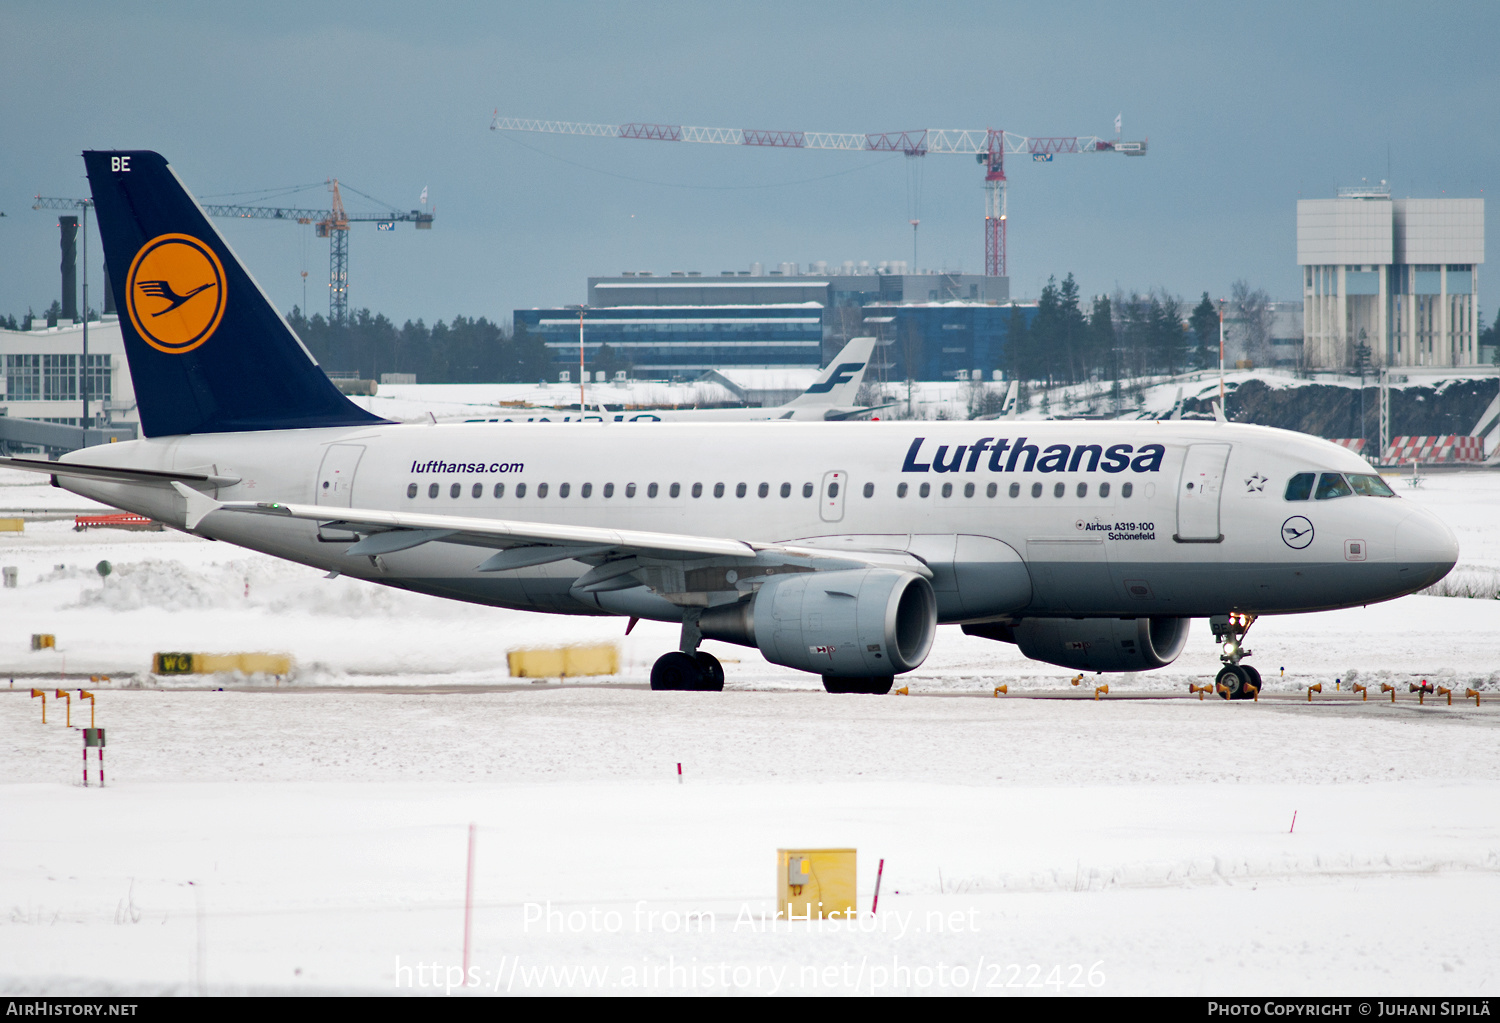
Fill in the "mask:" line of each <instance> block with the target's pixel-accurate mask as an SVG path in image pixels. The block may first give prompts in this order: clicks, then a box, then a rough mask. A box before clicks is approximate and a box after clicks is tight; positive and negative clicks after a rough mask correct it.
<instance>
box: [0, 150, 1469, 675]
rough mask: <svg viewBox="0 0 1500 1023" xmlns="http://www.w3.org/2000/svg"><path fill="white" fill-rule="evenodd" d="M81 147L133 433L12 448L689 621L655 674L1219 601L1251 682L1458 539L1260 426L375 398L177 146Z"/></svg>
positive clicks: (1355, 460)
mask: <svg viewBox="0 0 1500 1023" xmlns="http://www.w3.org/2000/svg"><path fill="white" fill-rule="evenodd" d="M84 161H85V165H86V167H87V171H88V177H89V183H90V185H91V187H92V190H93V196H94V204H95V209H96V210H97V213H98V218H99V228H100V233H101V235H102V236H103V240H104V247H105V254H106V260H107V264H108V268H109V274H110V283H111V285H112V286H113V288H114V292H115V294H117V295H122V296H127V301H125V302H124V303H123V305H124V307H125V309H126V310H127V315H126V316H124V317H122V319H121V329H122V332H123V333H124V336H125V346H126V355H127V359H128V361H129V363H130V371H131V375H132V378H133V381H134V384H135V391H136V395H137V399H138V401H139V407H140V416H141V423H142V431H143V434H144V437H143V439H140V440H136V441H131V442H129V443H123V444H110V445H105V446H101V447H95V448H89V449H85V450H81V451H77V452H74V453H72V454H70V455H68V456H66V457H65V458H63V459H62V460H60V461H58V462H47V461H42V460H32V459H22V458H13V459H6V460H4V464H8V465H11V466H14V467H19V468H29V469H34V470H37V471H41V472H47V473H50V474H52V476H53V478H54V480H55V482H56V483H57V485H59V486H61V487H65V488H67V489H69V490H72V491H74V492H76V493H79V494H82V495H84V496H87V497H91V498H94V499H96V500H100V501H103V502H106V503H108V504H111V505H114V506H116V507H119V508H123V509H126V510H129V511H133V512H138V513H140V514H143V515H149V516H151V517H152V518H155V519H158V520H160V521H163V522H166V523H169V524H171V525H173V526H176V527H177V528H180V529H184V530H187V531H189V532H192V533H196V534H198V535H200V536H204V537H209V538H212V539H215V540H222V541H225V542H227V543H232V544H238V545H240V546H243V547H246V548H249V549H252V550H256V551H263V552H265V553H267V554H271V555H274V556H276V557H280V558H286V559H289V560H292V561H296V562H301V563H303V564H307V565H313V566H316V567H318V568H320V569H323V570H326V571H331V572H336V573H340V574H343V575H347V576H352V577H357V578H360V579H366V580H369V581H370V582H373V583H379V584H382V585H386V586H398V587H402V588H404V589H408V590H414V591H417V592H421V593H429V594H436V595H439V596H443V597H449V598H453V599H456V600H464V601H470V602H473V603H476V604H488V605H494V606H501V607H510V608H521V609H526V610H531V611H539V612H547V613H553V614H587V615H618V616H624V617H633V618H646V619H655V620H659V621H667V622H673V623H681V627H682V632H681V643H680V648H679V649H678V650H675V651H670V652H667V653H665V654H664V655H663V656H662V657H661V658H660V659H659V660H658V661H657V662H656V664H655V666H654V667H653V669H652V672H651V685H652V687H653V688H657V689H719V688H722V687H723V684H724V670H723V668H722V666H721V665H720V663H719V662H718V660H717V659H715V658H714V657H713V656H712V655H711V654H709V653H708V652H706V651H704V650H701V649H699V644H700V643H701V641H702V640H703V639H704V638H705V637H707V638H712V639H716V640H722V641H727V642H730V643H738V644H742V645H745V646H750V647H755V648H756V649H758V650H759V651H760V652H761V654H762V655H763V656H764V657H765V658H766V659H767V660H768V661H771V662H774V663H776V664H781V665H786V666H788V667H791V668H796V669H800V670H802V671H808V672H813V673H816V674H819V675H821V676H822V678H823V683H824V685H825V687H826V688H827V689H828V690H829V691H830V692H863V693H883V692H887V691H889V689H890V687H891V685H892V680H893V677H894V676H896V675H899V674H901V673H902V672H907V671H911V670H912V669H913V668H916V667H917V666H919V665H920V664H921V663H922V661H923V659H924V658H925V657H926V656H927V654H928V651H929V649H930V648H931V646H932V643H933V640H934V637H935V635H936V632H937V626H938V625H939V624H940V623H956V624H959V625H962V627H963V629H964V631H965V632H968V633H970V634H973V635H978V636H984V637H988V638H990V639H994V640H998V641H1002V642H1007V643H1014V644H1016V645H1017V646H1018V647H1019V649H1020V651H1021V652H1022V653H1023V654H1025V655H1026V656H1027V657H1031V658H1035V659H1037V660H1041V661H1046V662H1049V663H1051V664H1056V665H1061V666H1066V667H1068V668H1073V669H1079V670H1087V671H1109V672H1113V671H1142V670H1147V669H1151V668H1158V667H1162V666H1164V665H1166V664H1170V663H1171V662H1172V661H1173V659H1174V658H1176V657H1177V656H1178V654H1179V653H1180V652H1181V651H1182V649H1183V645H1184V643H1185V642H1186V638H1187V634H1188V627H1189V623H1190V621H1191V620H1192V619H1194V618H1207V619H1209V622H1210V625H1211V627H1212V629H1213V631H1214V633H1215V635H1216V636H1217V637H1218V639H1219V640H1220V641H1221V642H1222V644H1223V645H1222V650H1223V654H1222V659H1223V661H1224V666H1223V668H1222V669H1221V671H1220V673H1219V683H1220V686H1221V692H1222V693H1223V694H1224V695H1227V696H1230V697H1241V696H1245V695H1249V694H1250V693H1251V692H1252V691H1253V689H1254V688H1255V687H1257V686H1258V682H1259V676H1258V674H1257V673H1256V672H1255V670H1254V669H1253V668H1252V667H1251V666H1250V665H1249V664H1248V663H1246V662H1244V660H1243V657H1244V654H1245V651H1244V649H1243V647H1242V646H1241V640H1242V639H1243V634H1244V631H1245V629H1247V628H1248V627H1249V624H1250V623H1251V622H1253V621H1254V620H1255V618H1256V617H1257V616H1261V615H1276V614H1290V613H1299V612H1307V611H1319V610H1327V609H1332V608H1342V607H1351V606H1357V605H1361V604H1370V603H1374V602H1376V601H1382V600H1389V599H1391V598H1393V597H1399V596H1401V595H1403V594H1408V593H1412V592H1415V591H1417V590H1420V589H1422V588H1423V587H1426V586H1429V585H1431V584H1432V583H1433V582H1435V581H1436V580H1438V579H1440V578H1441V577H1442V576H1443V575H1445V574H1446V573H1447V572H1448V571H1449V570H1450V569H1451V568H1452V567H1453V565H1454V563H1455V561H1456V560H1457V557H1458V547H1457V543H1456V542H1455V540H1454V537H1453V534H1452V533H1451V532H1450V531H1449V530H1448V528H1447V527H1446V526H1445V525H1444V524H1443V523H1442V522H1441V521H1439V520H1438V519H1437V518H1436V517H1434V516H1433V515H1432V514H1430V513H1429V512H1427V511H1424V510H1423V509H1421V508H1417V507H1414V506H1413V505H1412V504H1411V503H1410V502H1407V501H1404V500H1402V499H1400V498H1399V497H1397V496H1396V495H1395V494H1393V493H1392V492H1391V490H1390V489H1389V488H1388V487H1387V486H1386V485H1385V483H1384V482H1383V481H1382V480H1381V478H1380V477H1379V476H1378V475H1376V474H1375V473H1374V472H1373V471H1372V470H1371V468H1370V466H1369V465H1368V464H1367V463H1366V462H1365V461H1364V460H1363V459H1361V458H1359V457H1358V456H1356V455H1354V454H1352V453H1351V452H1349V451H1347V450H1345V449H1343V448H1341V447H1338V446H1337V445H1334V444H1331V443H1329V442H1327V441H1323V440H1318V439H1316V438H1313V437H1309V436H1306V435H1303V434H1298V433H1290V432H1286V431H1281V430H1274V429H1269V428H1265V427H1257V426H1244V425H1235V424H1230V423H1224V422H1182V421H1171V422H1066V421H1064V422H1024V423H1023V422H1019V421H1016V420H1002V421H995V422H941V423H932V422H916V423H913V422H881V423H866V422H834V423H826V422H818V423H807V424H803V423H798V422H786V423H775V424H766V423H756V424H735V423H708V424H701V425H699V424H693V425H688V424H673V423H652V424H630V423H598V424H590V423H571V424H566V425H563V424H522V423H515V424H508V425H503V426H500V425H493V424H489V423H458V424H443V425H438V424H432V425H397V424H392V423H388V422H385V421H383V420H381V419H379V418H378V417H376V416H374V415H371V414H370V413H368V412H365V411H363V410H362V409H360V408H358V407H357V406H355V405H354V404H352V403H351V402H349V401H348V400H347V399H346V398H344V397H343V396H342V395H341V394H339V392H338V391H337V390H336V389H335V388H334V386H333V384H331V383H330V382H329V381H328V379H327V377H326V376H325V375H324V374H323V373H322V372H321V371H320V370H319V369H318V367H317V365H316V364H315V363H314V361H313V359H312V357H311V356H310V355H309V353H308V352H307V350H306V349H305V348H304V347H303V345H302V344H301V342H300V340H299V339H298V338H297V337H296V335H295V334H293V333H292V331H291V330H290V329H289V328H288V326H287V325H286V323H285V322H284V321H283V319H282V318H281V317H280V316H279V315H278V314H277V313H276V311H275V309H274V307H273V306H272V305H271V303H270V302H269V301H268V300H267V298H266V297H265V295H264V294H263V293H262V291H261V290H260V288H259V286H258V285H256V283H255V282H254V281H253V280H252V279H251V277H250V275H249V274H248V272H247V271H246V270H245V269H244V267H243V266H242V265H241V264H240V261H239V260H238V259H237V258H235V256H234V254H233V253H232V252H231V251H230V249H229V247H228V246H227V245H226V244H225V243H224V241H223V239H221V238H220V237H219V235H218V233H217V232H216V231H215V230H214V228H213V227H212V226H211V224H210V223H209V221H208V219H207V217H206V216H205V215H204V214H203V212H202V211H201V210H200V209H199V207H198V205H197V203H196V202H195V201H194V200H193V198H192V197H191V196H190V195H189V194H188V192H187V191H186V189H185V188H184V187H183V186H182V184H181V183H180V182H179V181H178V179H177V177H176V176H175V175H174V174H173V172H172V170H171V168H170V167H169V166H168V165H167V162H166V160H164V159H163V158H162V157H161V156H159V155H157V154H156V153H152V152H145V151H137V152H87V153H85V154H84ZM210 284H214V285H217V287H216V288H208V285H210ZM194 289H200V293H202V294H203V295H204V296H205V297H203V298H194V299H192V300H190V301H178V300H177V296H190V295H192V294H193V292H194ZM208 296H211V297H208Z"/></svg>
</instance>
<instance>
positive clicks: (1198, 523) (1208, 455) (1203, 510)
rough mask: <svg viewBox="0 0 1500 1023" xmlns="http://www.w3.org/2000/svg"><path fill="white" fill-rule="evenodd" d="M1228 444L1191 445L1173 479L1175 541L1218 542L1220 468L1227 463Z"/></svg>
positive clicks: (1221, 482)
mask: <svg viewBox="0 0 1500 1023" xmlns="http://www.w3.org/2000/svg"><path fill="white" fill-rule="evenodd" d="M1229 447H1230V445H1228V444H1193V445H1190V446H1189V447H1188V450H1187V458H1186V459H1184V460H1183V463H1182V476H1181V478H1180V479H1178V481H1177V532H1176V534H1175V535H1174V536H1173V537H1172V539H1174V540H1176V541H1177V542H1178V543H1218V542H1219V541H1221V540H1223V539H1224V534H1223V533H1222V532H1220V530H1219V501H1220V498H1222V497H1223V494H1224V469H1225V466H1226V465H1227V464H1228V462H1229Z"/></svg>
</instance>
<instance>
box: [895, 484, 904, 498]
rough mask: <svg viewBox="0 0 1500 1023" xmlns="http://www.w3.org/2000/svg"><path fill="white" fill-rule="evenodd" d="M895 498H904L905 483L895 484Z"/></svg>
mask: <svg viewBox="0 0 1500 1023" xmlns="http://www.w3.org/2000/svg"><path fill="white" fill-rule="evenodd" d="M896 496H897V497H905V496H906V484H905V483H897V484H896Z"/></svg>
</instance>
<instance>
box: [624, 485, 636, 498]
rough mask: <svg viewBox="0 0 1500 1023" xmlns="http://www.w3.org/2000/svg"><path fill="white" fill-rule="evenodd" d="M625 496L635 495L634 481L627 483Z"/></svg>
mask: <svg viewBox="0 0 1500 1023" xmlns="http://www.w3.org/2000/svg"><path fill="white" fill-rule="evenodd" d="M625 496H626V497H634V496H635V484H634V483H627V484H625Z"/></svg>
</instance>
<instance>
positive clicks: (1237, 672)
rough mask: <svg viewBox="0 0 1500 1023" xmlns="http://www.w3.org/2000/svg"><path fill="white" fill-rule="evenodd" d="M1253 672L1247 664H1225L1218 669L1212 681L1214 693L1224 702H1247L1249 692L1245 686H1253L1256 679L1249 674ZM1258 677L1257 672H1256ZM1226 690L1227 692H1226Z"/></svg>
mask: <svg viewBox="0 0 1500 1023" xmlns="http://www.w3.org/2000/svg"><path fill="white" fill-rule="evenodd" d="M1252 671H1255V669H1254V668H1251V667H1250V666H1249V665H1248V664H1226V665H1224V667H1222V668H1220V669H1219V676H1218V678H1216V679H1215V680H1214V682H1215V686H1214V689H1215V691H1217V692H1218V694H1219V696H1220V697H1222V698H1223V699H1226V700H1248V699H1250V698H1251V694H1250V691H1249V690H1248V689H1246V688H1245V687H1246V685H1247V684H1248V685H1254V684H1255V681H1256V678H1255V676H1252V675H1251V674H1250V672H1252ZM1256 675H1259V672H1256ZM1226 690H1227V692H1226Z"/></svg>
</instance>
